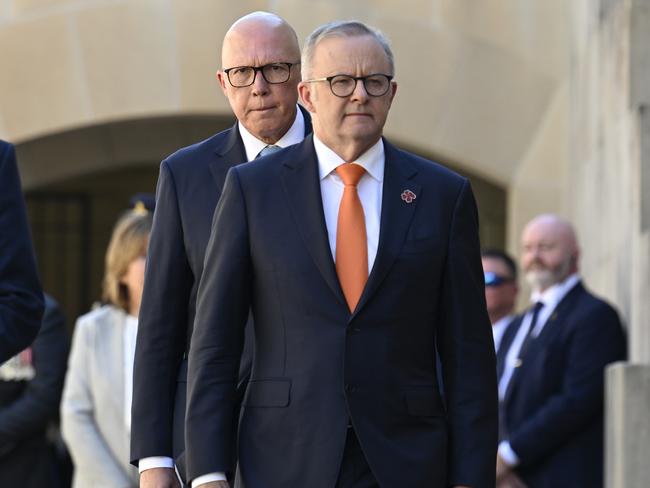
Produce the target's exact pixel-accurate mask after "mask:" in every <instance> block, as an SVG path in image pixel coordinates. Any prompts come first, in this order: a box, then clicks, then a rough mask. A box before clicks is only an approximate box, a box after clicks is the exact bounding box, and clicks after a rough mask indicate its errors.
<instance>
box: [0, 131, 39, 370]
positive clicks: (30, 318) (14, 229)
mask: <svg viewBox="0 0 650 488" xmlns="http://www.w3.org/2000/svg"><path fill="white" fill-rule="evenodd" d="M42 316H43V292H42V291H41V284H40V280H39V277H38V272H37V270H36V261H35V259H34V251H33V248H32V239H31V237H30V233H29V226H28V224H27V214H26V212H25V202H24V200H23V194H22V191H21V187H20V177H19V176H18V168H17V166H16V155H15V152H14V148H13V146H12V145H11V144H9V143H7V142H4V141H0V363H2V362H4V361H6V360H7V359H9V358H10V357H12V356H13V355H14V354H16V353H17V352H19V351H21V350H22V349H24V348H26V347H27V346H28V345H29V344H30V343H31V342H32V341H33V340H34V337H36V334H37V333H38V329H39V327H40V326H41V318H42Z"/></svg>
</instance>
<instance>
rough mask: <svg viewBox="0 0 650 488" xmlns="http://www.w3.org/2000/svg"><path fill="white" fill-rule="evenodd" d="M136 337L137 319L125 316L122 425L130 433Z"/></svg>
mask: <svg viewBox="0 0 650 488" xmlns="http://www.w3.org/2000/svg"><path fill="white" fill-rule="evenodd" d="M137 335H138V317H134V316H133V315H127V316H126V320H125V321H124V424H125V425H126V431H127V432H131V403H132V401H133V361H134V359H135V338H136V336H137Z"/></svg>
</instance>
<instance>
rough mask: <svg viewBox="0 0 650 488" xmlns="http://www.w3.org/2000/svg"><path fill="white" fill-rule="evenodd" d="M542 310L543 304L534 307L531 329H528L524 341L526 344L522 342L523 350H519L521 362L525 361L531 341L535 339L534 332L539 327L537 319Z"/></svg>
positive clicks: (539, 303) (536, 304)
mask: <svg viewBox="0 0 650 488" xmlns="http://www.w3.org/2000/svg"><path fill="white" fill-rule="evenodd" d="M542 308H544V303H542V302H537V303H535V305H533V317H532V318H531V320H530V327H528V333H527V334H526V338H525V339H524V342H522V344H521V348H520V349H519V360H521V359H523V357H524V354H526V350H527V349H528V347H529V346H530V343H531V341H532V340H533V339H534V337H533V332H534V330H535V326H536V325H537V317H538V316H539V311H540V310H541V309H542Z"/></svg>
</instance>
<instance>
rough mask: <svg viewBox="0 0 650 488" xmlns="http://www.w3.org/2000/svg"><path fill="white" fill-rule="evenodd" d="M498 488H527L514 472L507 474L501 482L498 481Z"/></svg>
mask: <svg viewBox="0 0 650 488" xmlns="http://www.w3.org/2000/svg"><path fill="white" fill-rule="evenodd" d="M496 488H527V487H526V483H524V482H523V481H522V480H521V478H520V477H519V476H517V475H516V474H515V473H514V472H513V471H510V472H508V473H506V474H505V475H504V476H503V477H502V478H501V480H499V481H497V486H496Z"/></svg>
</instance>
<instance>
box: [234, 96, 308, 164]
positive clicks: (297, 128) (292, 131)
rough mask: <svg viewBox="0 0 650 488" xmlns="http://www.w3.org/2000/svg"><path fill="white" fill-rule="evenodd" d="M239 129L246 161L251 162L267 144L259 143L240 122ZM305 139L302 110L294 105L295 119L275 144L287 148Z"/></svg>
mask: <svg viewBox="0 0 650 488" xmlns="http://www.w3.org/2000/svg"><path fill="white" fill-rule="evenodd" d="M237 125H238V127H239V134H240V135H241V140H242V142H243V143H244V149H245V150H246V160H247V161H252V160H253V159H255V158H256V157H257V155H258V154H259V153H260V151H261V150H262V149H264V148H265V147H266V146H267V144H266V142H263V141H260V140H259V139H258V138H257V137H255V136H254V135H253V134H251V133H250V132H249V131H248V129H246V127H244V124H242V123H241V122H238V123H237ZM304 138H305V117H304V116H303V115H302V110H300V107H298V106H297V105H296V118H295V119H294V121H293V124H291V127H289V130H288V131H287V132H286V133H285V134H284V135H283V136H282V137H281V138H280V139H279V140H278V142H276V143H275V145H276V146H279V147H288V146H292V145H293V144H298V143H299V142H300V141H302V140H303V139H304Z"/></svg>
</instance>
